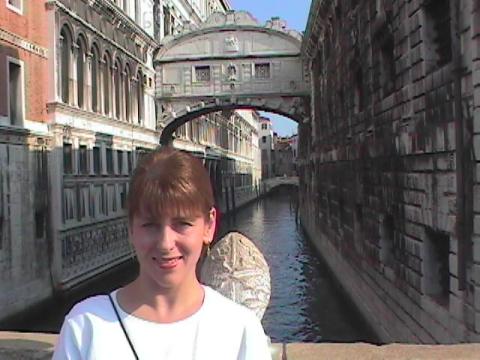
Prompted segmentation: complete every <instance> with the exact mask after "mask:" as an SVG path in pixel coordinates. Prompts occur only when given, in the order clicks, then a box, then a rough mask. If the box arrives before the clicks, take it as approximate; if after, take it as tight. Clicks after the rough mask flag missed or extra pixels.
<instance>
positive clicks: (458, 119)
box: [450, 0, 468, 290]
mask: <svg viewBox="0 0 480 360" xmlns="http://www.w3.org/2000/svg"><path fill="white" fill-rule="evenodd" d="M459 7H460V1H458V0H450V24H451V27H450V34H451V41H452V47H451V50H452V61H453V68H454V69H453V74H454V80H453V87H454V104H455V143H456V145H455V160H456V180H457V198H456V202H457V218H456V234H457V241H458V242H457V243H458V249H457V257H458V262H457V273H458V290H465V285H466V266H465V265H466V242H467V241H468V239H467V231H466V225H467V222H466V211H465V150H466V149H465V139H464V136H465V135H464V134H465V133H464V126H465V124H464V119H463V113H462V87H461V86H462V83H461V81H462V79H461V77H462V54H461V50H460V24H459V17H460V8H459Z"/></svg>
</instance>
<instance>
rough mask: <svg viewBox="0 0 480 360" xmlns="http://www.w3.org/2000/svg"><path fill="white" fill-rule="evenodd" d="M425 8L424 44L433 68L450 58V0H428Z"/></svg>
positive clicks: (443, 63)
mask: <svg viewBox="0 0 480 360" xmlns="http://www.w3.org/2000/svg"><path fill="white" fill-rule="evenodd" d="M424 9H425V20H426V26H425V37H426V39H425V46H426V48H427V60H429V61H430V63H431V65H433V66H430V69H431V70H435V69H436V68H439V67H441V66H443V65H446V64H448V63H449V62H450V61H451V60H452V50H451V49H452V48H451V42H452V40H451V35H450V1H449V0H428V1H425V3H424Z"/></svg>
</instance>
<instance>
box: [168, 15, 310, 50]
mask: <svg viewBox="0 0 480 360" xmlns="http://www.w3.org/2000/svg"><path fill="white" fill-rule="evenodd" d="M252 26H254V27H259V28H262V27H263V28H265V29H271V30H275V31H280V32H283V33H286V34H288V35H290V36H292V37H294V38H295V39H297V40H299V41H302V38H303V36H302V34H301V33H299V32H298V31H296V30H290V29H287V23H286V22H285V21H284V20H281V19H279V18H272V19H271V20H268V21H267V22H266V24H265V25H261V24H260V23H259V22H258V20H257V19H255V17H254V16H253V15H252V14H250V13H249V12H247V11H236V12H234V13H226V14H224V13H221V12H215V13H213V14H211V15H210V16H209V18H208V19H207V20H206V21H205V22H203V23H202V24H200V25H196V24H192V23H190V22H189V23H186V24H185V25H183V26H178V27H177V28H176V30H177V31H176V34H175V35H168V36H165V37H164V38H163V39H162V41H161V43H162V44H166V43H168V42H170V41H172V40H174V39H176V38H179V37H181V36H183V35H185V34H189V33H191V32H195V31H198V30H204V29H209V28H218V27H229V28H232V27H235V28H237V27H252Z"/></svg>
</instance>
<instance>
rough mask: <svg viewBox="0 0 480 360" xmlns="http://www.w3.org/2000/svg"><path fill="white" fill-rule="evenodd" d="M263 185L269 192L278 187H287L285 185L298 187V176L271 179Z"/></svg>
mask: <svg viewBox="0 0 480 360" xmlns="http://www.w3.org/2000/svg"><path fill="white" fill-rule="evenodd" d="M263 184H264V186H265V190H266V191H267V192H268V191H271V190H273V189H274V188H276V187H279V186H285V185H287V186H296V187H298V176H280V177H274V178H271V179H266V180H264V181H263Z"/></svg>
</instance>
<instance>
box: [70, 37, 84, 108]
mask: <svg viewBox="0 0 480 360" xmlns="http://www.w3.org/2000/svg"><path fill="white" fill-rule="evenodd" d="M78 49H79V46H78V45H77V44H75V43H72V56H71V59H72V60H71V61H70V65H71V66H70V77H69V79H70V81H69V87H68V89H69V95H70V96H69V103H70V104H71V105H74V106H78V86H77V59H78V57H79V56H82V54H80V53H79V50H78Z"/></svg>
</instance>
